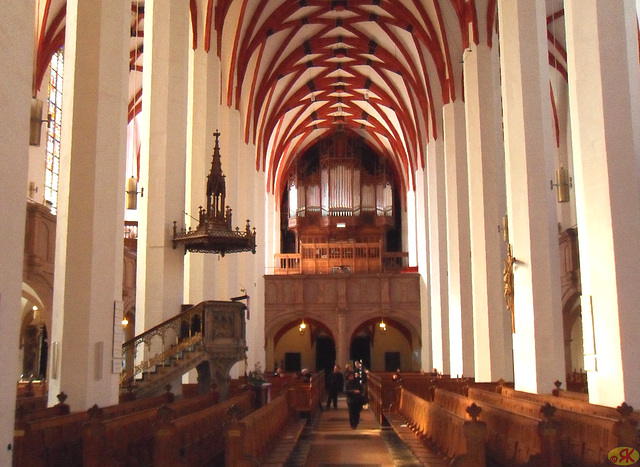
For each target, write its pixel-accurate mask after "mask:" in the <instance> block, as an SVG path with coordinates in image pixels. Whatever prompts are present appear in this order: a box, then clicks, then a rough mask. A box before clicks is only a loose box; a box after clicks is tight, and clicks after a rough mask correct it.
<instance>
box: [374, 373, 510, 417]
mask: <svg viewBox="0 0 640 467" xmlns="http://www.w3.org/2000/svg"><path fill="white" fill-rule="evenodd" d="M507 384H508V383H505V382H504V381H502V380H501V381H498V382H496V383H478V382H475V381H474V380H473V378H449V377H448V376H446V375H445V376H443V375H437V376H435V375H433V374H430V373H389V372H377V373H369V376H368V377H367V393H368V396H369V404H370V407H371V409H372V411H373V413H374V415H375V416H376V419H377V420H378V423H381V424H382V423H384V419H383V416H382V414H383V412H384V411H385V410H388V409H389V408H390V407H391V405H392V404H394V403H396V402H397V401H398V396H397V392H398V389H399V388H400V386H402V387H403V388H404V389H405V390H407V391H409V392H411V393H413V394H415V395H417V396H419V397H421V398H422V399H425V400H428V401H433V398H434V394H435V390H436V388H440V389H446V390H448V391H450V392H454V393H456V394H462V395H467V393H468V391H469V388H470V387H476V388H483V389H486V390H488V391H499V390H500V389H501V387H502V386H506V385H507ZM463 416H464V414H463Z"/></svg>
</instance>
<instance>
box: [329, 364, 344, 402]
mask: <svg viewBox="0 0 640 467" xmlns="http://www.w3.org/2000/svg"><path fill="white" fill-rule="evenodd" d="M328 383H329V384H328V386H327V392H328V393H329V396H328V397H327V410H329V409H330V408H331V402H333V408H334V409H337V408H338V394H339V393H340V392H342V388H343V387H344V377H343V376H342V373H341V372H340V367H339V366H338V365H335V366H334V367H333V372H332V373H331V374H330V375H329V382H328Z"/></svg>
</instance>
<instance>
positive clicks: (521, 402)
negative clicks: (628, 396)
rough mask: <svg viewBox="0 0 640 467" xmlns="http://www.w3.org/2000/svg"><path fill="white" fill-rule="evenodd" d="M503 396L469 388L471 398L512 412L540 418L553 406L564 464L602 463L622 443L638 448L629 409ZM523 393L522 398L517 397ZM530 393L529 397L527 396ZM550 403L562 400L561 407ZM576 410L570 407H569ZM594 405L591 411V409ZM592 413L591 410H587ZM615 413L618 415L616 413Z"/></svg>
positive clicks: (553, 398) (515, 393) (552, 398)
mask: <svg viewBox="0 0 640 467" xmlns="http://www.w3.org/2000/svg"><path fill="white" fill-rule="evenodd" d="M507 394H511V395H502V394H496V393H490V392H487V391H482V390H479V389H471V390H469V398H470V399H472V400H474V401H476V402H477V403H479V404H483V405H484V404H491V405H493V406H496V407H501V408H503V409H505V410H508V411H510V412H513V413H518V414H523V415H528V416H532V417H539V415H537V414H540V411H541V408H542V407H544V406H546V405H549V406H551V407H553V409H554V410H553V421H554V422H555V423H556V424H557V426H558V438H559V439H558V442H559V448H560V453H561V458H562V462H563V463H564V464H565V465H575V466H592V465H600V464H601V463H603V462H605V461H606V459H607V454H608V453H609V451H610V450H611V449H613V448H616V447H619V446H626V447H631V448H634V449H638V441H637V437H636V422H635V421H633V417H631V416H630V411H629V410H628V409H629V408H628V407H627V408H626V410H625V409H621V412H618V411H616V409H613V408H611V407H603V406H597V405H594V404H589V405H590V406H591V407H587V406H584V404H583V403H582V401H576V400H572V399H565V400H558V399H562V398H558V397H556V396H548V395H540V394H530V393H522V392H520V391H507ZM519 394H521V395H522V396H523V397H517V396H518V395H519ZM527 394H528V395H529V396H526V395H527ZM548 401H551V402H559V404H558V405H559V406H560V407H565V408H558V407H557V406H556V405H555V404H553V405H552V404H550V403H549V402H548ZM573 404H577V405H580V406H581V407H580V409H581V411H577V410H575V407H574V406H573ZM567 408H568V409H574V410H568V409H567ZM590 408H591V410H589V409H590ZM587 412H592V413H587ZM614 414H615V415H614Z"/></svg>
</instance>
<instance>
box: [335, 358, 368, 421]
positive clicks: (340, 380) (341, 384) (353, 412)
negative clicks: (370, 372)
mask: <svg viewBox="0 0 640 467" xmlns="http://www.w3.org/2000/svg"><path fill="white" fill-rule="evenodd" d="M366 384H367V370H366V369H365V368H364V367H363V366H362V361H358V360H357V361H356V362H355V363H354V368H353V369H352V368H351V366H350V365H347V366H346V368H345V371H344V374H343V373H342V372H341V371H340V367H339V366H338V365H335V366H334V367H333V372H332V373H331V374H330V375H329V377H328V384H327V392H328V397H327V410H329V409H330V408H331V405H333V408H334V409H337V408H338V394H339V393H341V392H344V394H345V396H347V408H348V410H349V424H350V425H351V428H353V429H355V428H357V426H358V423H360V412H361V411H362V408H363V406H365V405H366V404H367V398H366V391H365V390H366Z"/></svg>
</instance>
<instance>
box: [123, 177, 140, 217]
mask: <svg viewBox="0 0 640 467" xmlns="http://www.w3.org/2000/svg"><path fill="white" fill-rule="evenodd" d="M126 193H127V203H126V204H127V209H137V208H138V194H140V196H144V188H140V191H138V179H137V178H136V177H129V178H128V179H127V190H126Z"/></svg>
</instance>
